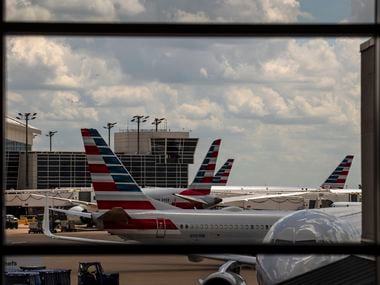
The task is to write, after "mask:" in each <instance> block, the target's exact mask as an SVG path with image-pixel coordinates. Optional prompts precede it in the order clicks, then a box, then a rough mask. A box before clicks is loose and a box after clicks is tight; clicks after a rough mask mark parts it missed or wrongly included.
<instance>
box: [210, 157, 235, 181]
mask: <svg viewBox="0 0 380 285" xmlns="http://www.w3.org/2000/svg"><path fill="white" fill-rule="evenodd" d="M233 164H234V160H233V159H231V158H230V159H227V161H226V162H225V163H224V164H223V166H222V167H221V168H220V169H219V171H218V172H217V173H216V174H215V176H214V178H213V180H212V185H214V186H225V185H227V181H228V177H229V176H230V173H231V168H232V165H233Z"/></svg>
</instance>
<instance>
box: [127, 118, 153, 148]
mask: <svg viewBox="0 0 380 285" xmlns="http://www.w3.org/2000/svg"><path fill="white" fill-rule="evenodd" d="M132 118H133V119H132V120H131V122H136V123H137V154H140V122H141V123H145V122H146V120H147V119H148V118H149V116H140V115H136V116H133V117H132Z"/></svg>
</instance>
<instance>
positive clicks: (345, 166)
mask: <svg viewBox="0 0 380 285" xmlns="http://www.w3.org/2000/svg"><path fill="white" fill-rule="evenodd" d="M353 159H354V156H353V155H347V156H346V157H345V158H344V159H343V160H342V162H341V163H340V164H339V165H338V167H337V168H335V170H334V171H333V173H331V175H330V176H329V177H328V178H327V179H326V181H325V182H324V183H323V184H322V185H321V188H323V189H343V188H344V184H345V183H346V179H347V176H348V173H349V171H350V167H351V164H352V160H353Z"/></svg>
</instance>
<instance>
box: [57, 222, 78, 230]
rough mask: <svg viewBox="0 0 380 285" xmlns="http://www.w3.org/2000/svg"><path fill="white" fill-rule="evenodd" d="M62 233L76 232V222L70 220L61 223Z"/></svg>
mask: <svg viewBox="0 0 380 285" xmlns="http://www.w3.org/2000/svg"><path fill="white" fill-rule="evenodd" d="M60 226H61V232H75V231H76V228H75V222H74V221H70V220H63V221H61V223H60Z"/></svg>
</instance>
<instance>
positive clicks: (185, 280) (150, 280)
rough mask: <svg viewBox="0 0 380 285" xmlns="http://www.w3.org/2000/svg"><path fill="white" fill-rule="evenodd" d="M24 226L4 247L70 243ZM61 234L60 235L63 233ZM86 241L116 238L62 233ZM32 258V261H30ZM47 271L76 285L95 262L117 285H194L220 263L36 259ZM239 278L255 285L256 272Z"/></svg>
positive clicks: (174, 258) (154, 258)
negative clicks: (66, 273) (83, 268)
mask: <svg viewBox="0 0 380 285" xmlns="http://www.w3.org/2000/svg"><path fill="white" fill-rule="evenodd" d="M28 231H29V229H28V226H26V225H20V226H19V229H7V230H5V241H4V243H5V244H10V245H18V244H20V245H21V244H22V245H31V246H32V245H36V244H38V245H42V244H54V243H59V244H62V243H65V244H67V245H70V244H73V242H71V241H62V240H53V239H50V238H48V237H46V236H45V235H44V234H40V233H38V234H37V233H30V234H29V233H28ZM62 234H63V233H62ZM64 235H72V236H78V237H86V238H98V239H113V240H118V237H116V236H112V235H109V234H108V233H107V232H104V231H88V230H83V231H77V232H72V233H64ZM31 258H33V257H31ZM36 258H39V260H41V261H42V263H43V264H44V265H45V266H46V268H64V269H70V270H71V276H70V277H71V285H74V284H78V266H79V262H91V261H97V262H100V263H101V264H102V267H103V269H104V271H105V272H119V280H120V285H129V284H132V285H170V284H181V285H195V284H199V283H198V280H199V279H204V278H206V277H207V276H208V275H209V274H211V273H213V272H216V271H217V270H218V268H219V266H220V265H222V264H223V262H222V261H216V260H209V259H204V260H203V261H201V262H197V263H194V262H191V261H189V260H188V258H187V256H184V255H103V256H97V255H88V256H87V255H78V256H73V255H70V256H62V255H60V256H39V257H36ZM241 275H242V276H243V278H245V280H246V282H247V284H248V285H257V284H258V283H257V280H256V271H255V270H253V269H247V268H243V269H242V271H241Z"/></svg>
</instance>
